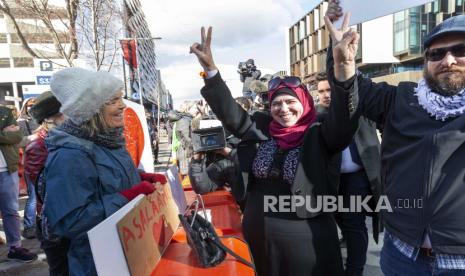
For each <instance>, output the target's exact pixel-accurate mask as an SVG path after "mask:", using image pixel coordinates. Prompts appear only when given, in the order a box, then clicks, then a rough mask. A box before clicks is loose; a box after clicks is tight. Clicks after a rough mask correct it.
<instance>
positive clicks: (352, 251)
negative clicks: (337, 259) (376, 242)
mask: <svg viewBox="0 0 465 276" xmlns="http://www.w3.org/2000/svg"><path fill="white" fill-rule="evenodd" d="M370 194H371V188H370V182H369V180H368V177H367V175H366V173H365V171H364V170H361V171H358V172H354V173H341V176H340V184H339V195H342V197H343V204H344V207H347V208H349V206H350V196H361V197H362V198H364V197H366V196H368V195H370ZM365 219H366V213H365V212H340V213H337V214H336V222H337V224H338V226H339V228H341V232H342V236H343V237H344V239H345V240H346V243H347V259H346V264H345V274H344V275H346V276H362V275H363V268H364V266H365V263H366V261H367V250H368V229H367V227H366V224H365Z"/></svg>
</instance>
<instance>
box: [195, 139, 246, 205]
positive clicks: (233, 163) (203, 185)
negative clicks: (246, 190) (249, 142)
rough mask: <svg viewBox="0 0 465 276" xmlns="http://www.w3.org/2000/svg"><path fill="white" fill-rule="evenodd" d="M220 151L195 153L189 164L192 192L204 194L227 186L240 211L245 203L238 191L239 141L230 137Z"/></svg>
mask: <svg viewBox="0 0 465 276" xmlns="http://www.w3.org/2000/svg"><path fill="white" fill-rule="evenodd" d="M226 140H227V145H226V146H225V147H224V148H222V149H217V150H212V151H201V152H196V153H194V155H193V156H192V158H191V161H190V163H189V172H188V174H189V179H190V182H191V185H192V188H193V189H194V191H195V192H196V193H198V194H206V193H209V192H213V191H216V190H218V189H221V188H223V187H224V186H228V187H229V188H230V189H231V192H232V194H233V196H234V198H235V199H236V201H237V203H238V204H239V206H240V207H241V209H242V205H243V204H242V203H243V202H244V201H245V200H244V198H242V197H241V196H240V194H239V193H237V192H238V191H240V188H239V189H238V187H242V185H243V183H242V179H241V176H240V175H239V170H238V169H237V168H238V167H237V166H238V165H239V164H238V160H237V155H236V147H237V145H238V143H239V139H237V138H236V137H234V136H232V135H230V136H229V137H228V138H227V139H226Z"/></svg>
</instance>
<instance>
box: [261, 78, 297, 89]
mask: <svg viewBox="0 0 465 276" xmlns="http://www.w3.org/2000/svg"><path fill="white" fill-rule="evenodd" d="M281 84H284V85H285V86H286V87H289V88H296V87H299V86H300V85H301V84H302V81H301V80H300V78H299V77H281V76H278V77H274V78H272V79H271V80H270V81H269V82H268V91H271V90H274V89H276V88H278V87H279V86H280V85H281Z"/></svg>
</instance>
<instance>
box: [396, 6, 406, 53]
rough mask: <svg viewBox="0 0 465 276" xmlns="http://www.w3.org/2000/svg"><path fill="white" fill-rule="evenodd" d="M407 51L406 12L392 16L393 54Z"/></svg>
mask: <svg viewBox="0 0 465 276" xmlns="http://www.w3.org/2000/svg"><path fill="white" fill-rule="evenodd" d="M407 50H408V10H405V11H400V12H397V13H395V14H394V53H395V54H396V53H401V52H404V51H407Z"/></svg>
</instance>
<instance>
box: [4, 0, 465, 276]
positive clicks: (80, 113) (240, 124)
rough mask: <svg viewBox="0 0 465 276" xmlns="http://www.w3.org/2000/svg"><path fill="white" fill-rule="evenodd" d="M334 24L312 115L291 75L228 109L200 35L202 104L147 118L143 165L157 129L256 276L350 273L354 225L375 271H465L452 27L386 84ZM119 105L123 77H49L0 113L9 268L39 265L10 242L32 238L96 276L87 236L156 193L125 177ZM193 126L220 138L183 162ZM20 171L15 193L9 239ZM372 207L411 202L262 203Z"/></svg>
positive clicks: (457, 42)
mask: <svg viewBox="0 0 465 276" xmlns="http://www.w3.org/2000/svg"><path fill="white" fill-rule="evenodd" d="M342 17H343V11H342V9H341V7H340V6H339V1H338V0H330V1H329V6H328V9H327V13H326V16H325V24H326V28H327V29H328V31H329V33H330V47H329V50H328V54H327V60H326V68H327V72H325V73H322V74H319V75H318V76H317V77H316V83H315V90H316V93H317V98H318V101H317V104H315V102H314V99H313V98H312V96H311V95H310V92H309V90H308V87H307V86H306V85H305V84H304V83H302V81H301V80H300V79H299V78H298V77H293V76H275V77H274V78H272V79H271V80H269V81H268V86H267V87H266V89H264V90H263V91H261V92H260V93H256V95H255V94H254V93H252V94H254V95H255V98H252V97H249V96H244V97H238V98H233V97H232V95H231V91H230V90H229V88H228V86H227V85H226V83H225V82H224V80H223V79H222V77H221V73H220V70H219V68H217V66H216V65H215V62H214V59H213V55H212V52H211V42H212V29H211V27H210V28H208V29H207V30H206V29H205V28H202V29H201V42H200V43H194V44H193V45H192V46H191V48H190V49H191V53H193V54H194V55H195V56H196V57H197V59H198V61H199V64H200V65H201V66H202V68H203V70H204V73H203V76H204V82H205V86H204V87H203V88H202V89H201V95H202V96H203V99H202V100H197V101H191V102H186V103H185V104H183V105H181V107H180V108H179V109H178V110H177V111H174V110H172V111H169V112H166V113H164V114H163V115H162V116H160V117H158V116H159V114H153V113H151V111H150V110H149V109H146V110H147V111H146V119H147V126H148V132H149V136H150V140H151V143H152V150H153V156H154V165H157V164H159V163H160V159H159V154H160V148H161V146H160V143H161V140H160V136H161V132H164V133H165V134H166V136H167V137H168V144H170V145H171V151H172V154H171V161H172V162H175V163H176V164H177V166H178V169H179V173H180V175H181V177H182V178H183V179H189V180H190V184H191V185H192V187H193V189H194V191H195V192H196V193H198V194H206V193H210V192H213V191H215V190H218V189H227V190H229V191H231V193H232V194H233V196H234V198H235V199H236V201H237V203H238V205H239V207H240V209H241V211H242V214H243V220H242V230H243V234H244V237H245V240H246V241H247V243H248V244H249V246H250V249H251V253H252V256H253V260H254V263H255V267H256V270H257V273H258V275H260V276H262V275H266V276H268V275H277V276H278V275H322V276H325V275H334V276H337V275H346V276H350V275H363V273H364V268H365V264H366V259H367V249H368V241H369V236H368V229H367V226H366V218H367V216H371V218H372V227H373V228H372V232H373V239H374V241H375V242H378V238H379V234H380V233H381V232H382V231H384V243H383V248H382V251H381V261H380V263H381V269H382V271H383V273H384V274H386V275H449V274H450V275H452V274H453V275H465V246H464V244H465V220H464V219H463V215H462V210H463V209H464V208H465V200H464V199H463V194H464V192H465V188H464V186H463V184H464V183H463V179H464V175H465V170H464V169H463V165H462V163H463V162H462V161H463V158H465V146H464V145H465V135H464V134H463V130H464V128H465V74H464V73H465V38H464V34H465V15H460V16H455V17H452V18H449V19H447V20H445V21H444V22H442V23H440V24H439V25H438V26H436V27H435V28H434V29H433V30H432V31H431V33H429V34H428V35H427V36H426V37H425V40H424V48H425V53H424V59H425V61H424V63H425V64H424V68H425V69H424V73H423V79H421V80H420V81H419V82H418V83H400V84H399V85H397V86H394V85H388V84H386V83H374V82H372V81H371V80H370V79H369V78H366V77H364V76H362V75H361V74H359V73H357V71H356V69H355V56H356V53H357V47H358V41H359V35H358V33H357V32H356V31H354V30H351V29H349V28H348V22H349V15H347V14H346V15H345V16H344V18H343V23H342V26H341V28H339V29H337V28H336V27H335V26H334V25H333V22H335V21H336V20H338V19H339V18H342ZM125 108H126V104H125V102H124V101H123V83H122V81H121V80H119V79H118V78H116V77H114V76H113V75H111V74H110V73H108V72H102V71H99V72H95V71H89V70H85V69H81V68H67V69H63V70H60V71H58V72H56V73H55V74H54V75H53V77H52V79H51V91H47V92H45V93H43V94H41V95H40V96H38V97H36V98H30V99H27V100H26V101H24V103H23V106H22V109H21V111H18V110H17V109H16V108H15V107H14V106H3V105H0V213H1V215H2V218H3V228H4V230H5V235H6V241H5V240H2V239H0V243H2V242H3V243H6V245H7V246H8V249H9V252H8V258H9V259H11V260H17V261H21V262H31V261H33V260H35V259H37V255H36V254H34V253H31V252H30V251H29V250H28V249H26V248H24V247H23V246H22V243H21V235H22V236H23V237H24V238H27V239H32V238H38V240H39V241H40V243H41V248H42V249H43V250H44V252H45V254H46V257H47V262H48V265H49V271H50V275H68V274H69V275H96V274H97V272H96V269H95V265H94V261H93V257H92V251H91V249H90V245H89V240H88V237H87V231H88V230H90V229H91V228H93V227H94V226H95V225H97V224H99V223H100V222H102V221H103V220H105V219H106V218H108V217H109V216H111V215H112V214H113V213H114V212H116V211H117V210H118V209H120V208H121V207H123V206H124V205H125V204H126V203H128V202H129V201H131V200H132V199H134V198H135V197H137V196H138V195H141V194H143V195H148V194H151V193H152V192H154V191H155V190H156V189H157V185H156V184H157V183H159V182H164V181H166V180H165V179H164V177H163V176H160V175H158V174H151V173H146V172H143V171H140V170H138V169H137V168H136V166H135V164H134V162H133V160H132V159H131V156H130V154H129V153H128V151H127V149H126V147H125V138H124V135H123V127H124V116H123V114H124V110H125ZM155 115H158V116H155ZM205 121H208V122H209V124H208V125H209V126H208V127H211V126H212V125H213V124H217V125H219V126H221V127H222V128H223V129H224V136H225V146H224V147H223V148H220V149H215V150H214V151H194V147H193V144H194V143H193V138H192V133H193V132H194V131H197V130H200V129H202V128H203V126H202V125H204V123H205ZM20 152H21V153H22V156H21V155H20ZM19 164H21V165H22V166H23V167H24V173H23V175H22V177H24V180H25V183H26V186H27V195H28V198H27V201H26V205H25V210H24V220H23V226H22V227H21V221H20V217H19V215H18V209H19V175H18V170H19ZM383 195H384V196H387V198H388V199H389V201H390V202H391V204H395V203H396V200H399V199H409V200H412V201H414V200H416V199H422V200H423V201H422V204H423V206H422V208H397V209H396V208H394V210H393V211H391V212H383V213H382V215H381V214H378V213H372V214H368V213H365V212H325V211H321V210H320V211H316V212H312V211H309V210H308V209H306V208H305V207H306V205H304V206H296V208H294V210H293V211H291V212H268V211H266V208H264V206H265V205H266V202H265V199H264V198H265V197H268V196H274V197H277V198H279V197H283V196H302V197H304V198H317V197H320V196H340V198H341V199H342V206H343V207H349V206H350V205H351V204H352V200H353V198H354V197H362V198H367V197H371V200H370V201H369V202H368V205H370V206H373V205H376V203H377V202H378V200H379V199H380V197H381V196H383ZM417 207H418V206H417ZM21 228H22V229H23V230H22V231H21ZM338 228H339V229H340V233H341V238H339V235H338V230H337V229H338ZM384 228H385V230H384ZM342 244H344V246H345V247H347V258H346V260H345V263H343V259H342V256H341V250H340V247H341V245H342ZM435 273H436V274H435ZM441 273H443V274H441Z"/></svg>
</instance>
